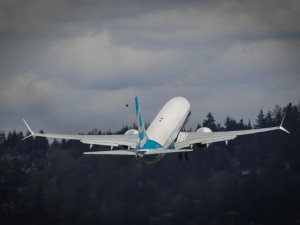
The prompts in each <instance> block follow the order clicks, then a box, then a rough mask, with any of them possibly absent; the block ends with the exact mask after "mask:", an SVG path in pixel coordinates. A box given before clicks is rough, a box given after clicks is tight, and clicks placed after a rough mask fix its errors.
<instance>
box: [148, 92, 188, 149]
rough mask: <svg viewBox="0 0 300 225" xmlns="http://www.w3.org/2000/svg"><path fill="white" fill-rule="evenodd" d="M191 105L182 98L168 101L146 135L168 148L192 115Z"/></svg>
mask: <svg viewBox="0 0 300 225" xmlns="http://www.w3.org/2000/svg"><path fill="white" fill-rule="evenodd" d="M190 110H191V109H190V104H189V102H188V101H187V100H186V99H185V98H182V97H176V98H173V99H171V100H170V101H168V102H167V103H166V104H165V105H164V107H163V108H162V109H161V111H160V112H159V113H158V114H157V116H156V117H155V118H154V120H153V121H152V123H151V124H150V126H149V127H148V129H147V131H146V133H147V136H148V138H149V139H150V140H153V141H155V142H157V143H159V144H160V145H161V146H163V147H164V148H168V147H169V146H170V145H171V144H172V142H173V141H174V139H175V138H176V137H177V135H178V133H179V131H180V130H181V128H182V127H183V125H184V123H185V122H186V120H187V118H188V116H189V114H190Z"/></svg>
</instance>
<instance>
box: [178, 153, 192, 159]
mask: <svg viewBox="0 0 300 225" xmlns="http://www.w3.org/2000/svg"><path fill="white" fill-rule="evenodd" d="M178 157H179V161H182V159H183V158H184V159H185V161H189V153H188V152H180V153H179V154H178Z"/></svg>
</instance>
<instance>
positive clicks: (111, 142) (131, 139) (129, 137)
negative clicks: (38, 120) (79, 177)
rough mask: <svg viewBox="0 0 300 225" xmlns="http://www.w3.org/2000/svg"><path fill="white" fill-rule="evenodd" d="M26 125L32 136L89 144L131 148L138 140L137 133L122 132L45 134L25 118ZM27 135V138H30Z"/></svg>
mask: <svg viewBox="0 0 300 225" xmlns="http://www.w3.org/2000/svg"><path fill="white" fill-rule="evenodd" d="M23 121H24V123H25V125H26V126H27V128H28V130H29V131H30V135H29V136H28V137H30V136H35V137H46V138H57V139H67V140H79V141H80V142H82V143H83V144H89V145H105V146H113V147H117V146H128V147H130V148H135V147H136V143H137V140H138V135H137V134H126V135H123V134H120V135H72V134H45V133H35V132H33V131H32V129H31V128H30V127H29V125H28V124H27V122H26V121H25V120H24V119H23ZM28 137H26V138H28ZM26 138H24V139H26Z"/></svg>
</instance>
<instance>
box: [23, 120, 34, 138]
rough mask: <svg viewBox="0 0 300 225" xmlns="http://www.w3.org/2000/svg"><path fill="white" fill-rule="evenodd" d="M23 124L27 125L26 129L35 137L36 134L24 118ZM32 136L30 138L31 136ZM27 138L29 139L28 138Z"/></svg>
mask: <svg viewBox="0 0 300 225" xmlns="http://www.w3.org/2000/svg"><path fill="white" fill-rule="evenodd" d="M23 122H24V123H25V125H26V127H27V129H28V130H29V132H30V133H31V135H33V134H34V132H33V131H32V130H31V128H30V127H29V125H28V123H27V122H26V120H25V119H24V118H23ZM31 135H30V136H31ZM28 137H29V136H28ZM26 138H27V137H26Z"/></svg>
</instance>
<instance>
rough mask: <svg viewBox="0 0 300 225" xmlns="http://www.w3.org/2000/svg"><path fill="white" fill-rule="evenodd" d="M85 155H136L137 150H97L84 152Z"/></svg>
mask: <svg viewBox="0 0 300 225" xmlns="http://www.w3.org/2000/svg"><path fill="white" fill-rule="evenodd" d="M83 154H85V155H135V154H136V150H135V149H130V150H111V151H95V152H84V153H83Z"/></svg>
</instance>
